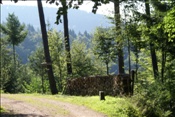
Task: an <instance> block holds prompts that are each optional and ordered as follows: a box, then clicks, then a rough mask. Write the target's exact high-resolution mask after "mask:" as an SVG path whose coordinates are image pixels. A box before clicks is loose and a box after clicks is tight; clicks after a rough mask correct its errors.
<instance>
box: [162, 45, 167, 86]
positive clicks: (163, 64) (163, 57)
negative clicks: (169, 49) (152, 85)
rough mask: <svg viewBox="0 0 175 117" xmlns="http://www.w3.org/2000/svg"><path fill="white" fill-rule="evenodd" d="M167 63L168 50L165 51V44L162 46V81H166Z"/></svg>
mask: <svg viewBox="0 0 175 117" xmlns="http://www.w3.org/2000/svg"><path fill="white" fill-rule="evenodd" d="M165 64H166V52H165V49H164V45H163V46H162V68H161V80H162V83H163V82H164V71H165Z"/></svg>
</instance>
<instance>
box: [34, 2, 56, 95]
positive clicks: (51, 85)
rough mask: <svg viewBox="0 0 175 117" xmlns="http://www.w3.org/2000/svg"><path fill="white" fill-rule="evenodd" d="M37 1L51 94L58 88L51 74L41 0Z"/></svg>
mask: <svg viewBox="0 0 175 117" xmlns="http://www.w3.org/2000/svg"><path fill="white" fill-rule="evenodd" d="M37 3H38V12H39V18H40V25H41V31H42V38H43V46H44V54H45V60H46V64H47V69H48V77H49V84H50V89H51V93H52V94H57V93H58V90H57V87H56V82H55V79H54V75H53V69H52V63H51V58H50V53H49V46H48V38H47V31H46V24H45V19H44V12H43V6H42V3H41V0H37Z"/></svg>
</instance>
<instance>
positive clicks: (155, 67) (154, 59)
mask: <svg viewBox="0 0 175 117" xmlns="http://www.w3.org/2000/svg"><path fill="white" fill-rule="evenodd" d="M145 11H146V15H147V16H148V17H151V15H150V5H149V0H145ZM151 25H152V22H151V21H150V20H149V21H148V20H147V26H148V28H150V26H151ZM150 53H151V59H152V67H153V73H154V78H155V79H156V78H157V77H158V65H157V57H156V51H155V48H154V43H152V37H151V35H150Z"/></svg>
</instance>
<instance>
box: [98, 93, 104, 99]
mask: <svg viewBox="0 0 175 117" xmlns="http://www.w3.org/2000/svg"><path fill="white" fill-rule="evenodd" d="M99 96H100V100H105V93H104V91H99Z"/></svg>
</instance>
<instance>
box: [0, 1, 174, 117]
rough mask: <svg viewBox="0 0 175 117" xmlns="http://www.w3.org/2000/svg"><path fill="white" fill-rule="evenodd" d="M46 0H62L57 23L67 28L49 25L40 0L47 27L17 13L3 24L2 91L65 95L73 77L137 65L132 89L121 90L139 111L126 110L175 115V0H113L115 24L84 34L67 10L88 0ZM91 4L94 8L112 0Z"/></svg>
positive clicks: (155, 116) (150, 116) (146, 116)
mask: <svg viewBox="0 0 175 117" xmlns="http://www.w3.org/2000/svg"><path fill="white" fill-rule="evenodd" d="M14 1H16V0H14ZM2 2H3V1H2ZM16 2H17V1H16ZM47 2H50V3H51V4H61V5H62V6H61V7H59V9H58V12H57V20H56V22H55V23H57V24H58V25H60V24H62V25H64V31H63V32H61V31H57V30H56V29H53V28H52V27H50V24H49V22H47V23H45V19H44V13H43V8H42V4H41V1H40V0H38V12H39V16H38V17H39V18H40V24H41V29H35V28H34V27H33V26H32V25H30V24H22V23H21V22H20V21H19V20H18V16H16V15H15V14H14V13H12V14H9V15H8V17H7V19H6V22H5V23H2V24H1V25H0V30H1V31H0V32H1V36H0V37H1V40H0V45H1V46H0V55H1V56H0V68H1V70H0V83H1V87H0V90H1V92H4V93H41V94H58V93H60V94H61V93H62V92H63V91H64V87H65V85H66V81H67V80H68V79H74V78H84V77H88V76H110V75H117V74H129V75H130V74H131V70H134V71H135V81H134V83H135V84H134V93H133V95H130V96H126V97H125V96H122V95H117V96H121V97H123V98H130V99H132V103H134V104H136V105H135V110H133V108H129V107H128V108H127V109H128V116H129V115H130V117H139V116H140V117H174V116H175V98H174V97H175V41H174V40H175V22H174V19H175V1H174V0H166V1H165V0H111V2H113V3H114V16H113V17H107V18H108V19H110V21H111V24H112V26H111V27H108V28H106V27H96V29H95V31H94V32H92V33H89V32H87V31H85V32H84V33H78V34H76V33H75V31H74V30H71V29H69V27H68V20H71V19H68V17H67V10H68V9H69V8H75V9H78V7H79V6H80V5H81V4H83V0H82V1H77V3H73V1H71V0H70V1H69V2H67V3H66V1H65V0H62V1H59V2H58V1H55V0H47ZM75 2H76V1H75ZM92 2H94V6H93V8H92V12H93V13H96V11H97V10H98V7H100V5H101V4H108V3H109V2H110V0H92ZM14 4H15V3H14ZM16 4H18V3H16ZM121 6H124V9H122V11H120V7H121ZM141 8H142V9H143V11H141V10H140V9H141ZM121 12H122V13H121ZM61 17H63V19H61ZM138 113H139V114H138Z"/></svg>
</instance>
